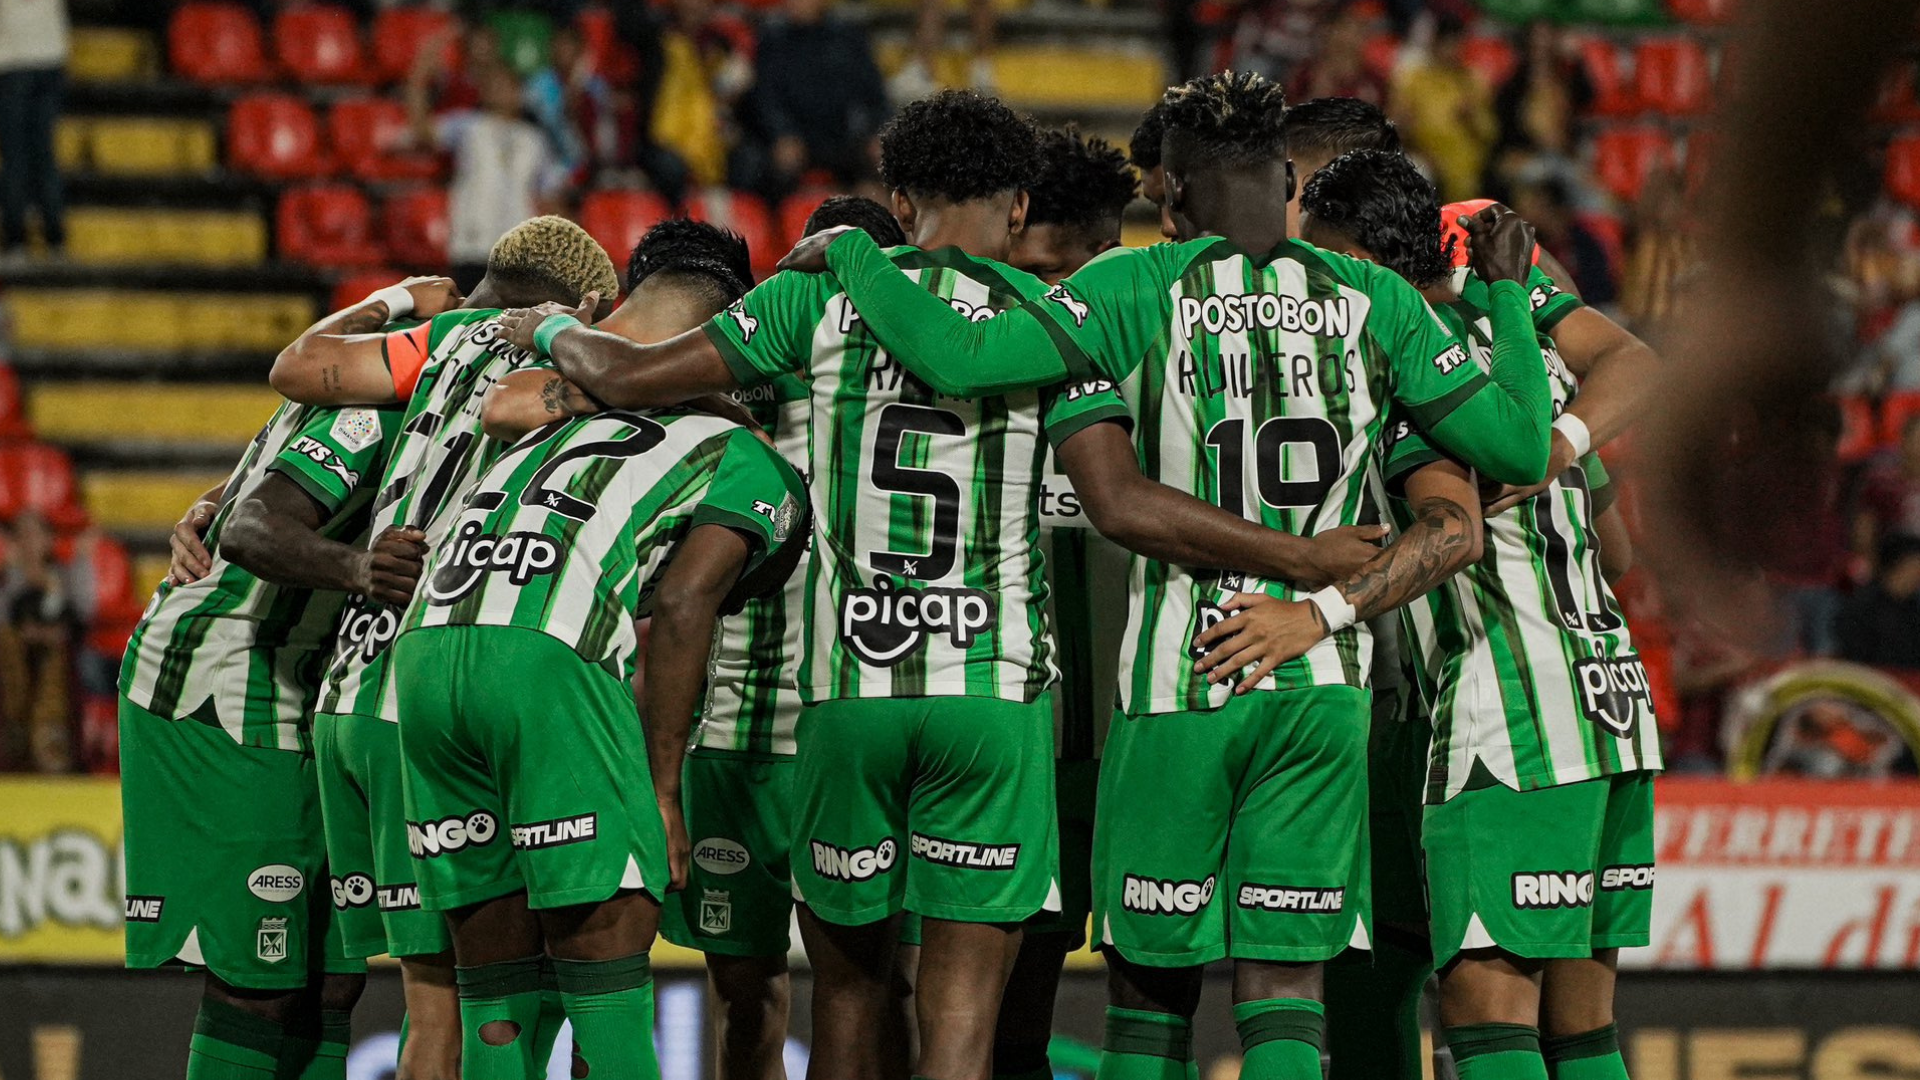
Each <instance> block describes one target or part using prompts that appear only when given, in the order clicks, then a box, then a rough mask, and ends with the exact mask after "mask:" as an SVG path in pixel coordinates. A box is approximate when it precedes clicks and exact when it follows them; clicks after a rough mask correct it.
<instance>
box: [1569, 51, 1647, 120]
mask: <svg viewBox="0 0 1920 1080" xmlns="http://www.w3.org/2000/svg"><path fill="white" fill-rule="evenodd" d="M1580 63H1581V66H1582V67H1583V68H1585V69H1586V73H1587V82H1589V83H1591V84H1592V85H1593V106H1592V111H1593V113H1594V114H1595V115H1597V116H1630V115H1632V114H1633V113H1635V112H1638V111H1639V110H1640V99H1639V98H1638V97H1636V96H1635V94H1634V88H1633V79H1632V78H1631V75H1630V71H1631V64H1630V61H1629V59H1628V57H1627V55H1626V52H1625V50H1623V49H1621V48H1619V47H1618V46H1616V45H1614V43H1613V42H1611V41H1608V40H1607V39H1606V38H1602V37H1590V38H1587V39H1586V40H1584V41H1582V42H1580Z"/></svg>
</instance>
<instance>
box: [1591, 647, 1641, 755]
mask: <svg viewBox="0 0 1920 1080" xmlns="http://www.w3.org/2000/svg"><path fill="white" fill-rule="evenodd" d="M1573 678H1574V681H1575V682H1577V683H1579V684H1580V711H1581V712H1583V713H1585V714H1586V717H1587V719H1588V720H1591V721H1593V722H1594V723H1596V724H1598V725H1600V728H1601V730H1603V731H1605V732H1606V733H1607V734H1609V735H1612V736H1614V737H1615V738H1618V739H1627V738H1631V737H1632V736H1633V729H1634V725H1635V724H1637V723H1638V722H1639V717H1640V708H1639V707H1638V706H1637V705H1636V702H1638V703H1639V704H1640V705H1644V706H1645V708H1647V709H1648V710H1651V709H1652V708H1653V693H1652V691H1651V690H1650V689H1649V688H1648V686H1647V668H1646V665H1645V664H1642V663H1641V662H1640V658H1639V657H1638V656H1615V657H1606V656H1589V657H1587V658H1585V659H1583V660H1577V661H1575V662H1574V665H1573Z"/></svg>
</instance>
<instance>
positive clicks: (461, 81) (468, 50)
mask: <svg viewBox="0 0 1920 1080" xmlns="http://www.w3.org/2000/svg"><path fill="white" fill-rule="evenodd" d="M455 40H458V41H459V42H460V62H459V63H458V64H454V65H451V66H447V65H444V64H443V63H442V61H443V60H444V58H445V56H446V51H447V47H448V46H449V45H451V44H452V43H453V42H454V41H455ZM503 63H505V61H504V60H502V59H501V57H500V35H499V34H497V33H495V32H494V29H493V27H491V26H488V25H487V24H486V23H483V22H476V23H474V24H473V25H471V26H462V25H461V24H459V23H450V24H448V26H447V27H446V28H445V29H443V30H441V31H439V32H438V33H437V34H435V35H434V36H433V37H431V38H428V39H427V40H426V41H425V42H424V43H422V44H421V46H420V49H419V51H418V52H416V53H414V56H413V73H412V77H413V78H416V79H418V78H424V79H426V80H427V83H428V86H429V88H430V96H431V98H432V101H433V110H434V111H435V112H448V111H451V110H455V109H477V108H479V107H480V82H479V80H480V77H481V76H482V75H484V74H485V73H486V72H489V71H491V70H493V69H494V68H496V67H499V66H500V65H501V64H503Z"/></svg>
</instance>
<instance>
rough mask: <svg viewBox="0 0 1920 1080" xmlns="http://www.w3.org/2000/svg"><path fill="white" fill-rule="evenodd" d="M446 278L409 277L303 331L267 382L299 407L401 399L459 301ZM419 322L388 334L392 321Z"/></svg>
mask: <svg viewBox="0 0 1920 1080" xmlns="http://www.w3.org/2000/svg"><path fill="white" fill-rule="evenodd" d="M460 299H461V298H460V295H459V293H458V292H457V291H455V290H454V288H453V282H452V281H451V280H449V279H447V278H408V279H407V280H406V281H404V282H402V283H400V284H399V285H394V286H390V287H388V288H386V289H382V290H380V291H379V292H376V293H374V294H373V295H371V296H369V297H367V298H366V299H365V300H362V301H360V302H359V303H357V304H354V305H352V306H350V307H346V308H342V309H341V310H339V311H336V312H334V313H333V314H331V315H328V316H327V317H326V318H323V319H321V320H320V321H319V322H317V323H314V324H313V325H312V326H310V327H308V328H307V329H306V330H305V331H304V332H303V333H302V334H301V335H300V336H299V337H297V338H295V339H294V340H293V342H292V344H289V345H288V346H287V347H286V348H285V349H282V350H281V351H280V355H279V356H277V357H275V358H274V361H273V370H272V371H271V372H269V373H268V375H267V381H268V383H270V384H271V385H272V386H273V389H274V390H275V391H276V392H278V393H279V394H280V395H281V396H283V397H285V398H287V399H288V400H290V401H297V402H300V403H301V404H303V405H383V404H386V403H389V402H394V401H405V400H407V398H408V397H410V396H412V394H413V385H414V382H415V381H416V380H417V379H418V378H419V376H420V369H421V368H422V367H424V366H425V364H426V358H427V351H428V346H429V344H430V342H431V341H432V340H434V338H433V335H434V331H433V330H432V329H431V327H432V326H433V323H434V321H435V319H437V318H440V317H441V316H442V315H443V313H446V312H448V311H450V310H451V309H452V308H453V307H454V306H455V305H457V304H458V303H459V302H460ZM409 316H411V317H416V318H422V319H425V320H426V321H425V322H422V323H421V324H420V325H419V326H415V327H412V328H409V329H407V330H402V331H397V332H394V333H383V332H381V331H382V327H384V326H386V324H387V323H388V322H389V321H390V320H392V319H395V318H406V317H409Z"/></svg>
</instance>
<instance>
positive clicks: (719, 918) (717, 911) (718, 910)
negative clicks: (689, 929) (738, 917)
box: [700, 889, 733, 934]
mask: <svg viewBox="0 0 1920 1080" xmlns="http://www.w3.org/2000/svg"><path fill="white" fill-rule="evenodd" d="M703 892H704V893H705V895H703V896H701V898H700V932H701V933H703V934H724V933H726V932H728V931H729V930H732V929H733V893H732V892H730V891H728V890H726V889H706V890H703Z"/></svg>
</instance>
